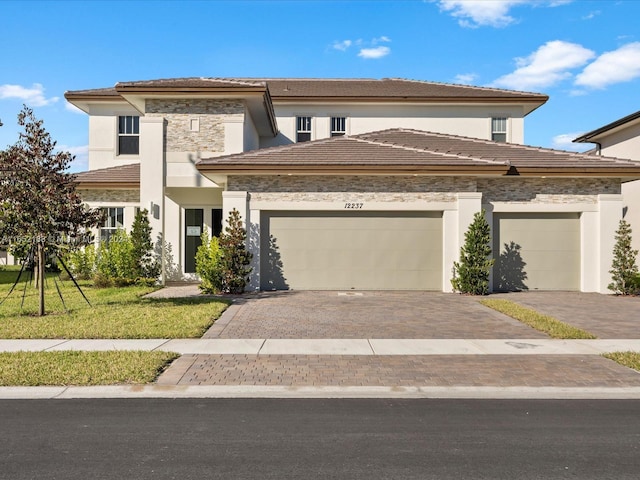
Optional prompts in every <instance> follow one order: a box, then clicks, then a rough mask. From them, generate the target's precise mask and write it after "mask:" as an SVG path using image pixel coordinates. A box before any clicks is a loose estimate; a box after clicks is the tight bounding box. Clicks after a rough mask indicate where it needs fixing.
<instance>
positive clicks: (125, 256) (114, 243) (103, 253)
mask: <svg viewBox="0 0 640 480" xmlns="http://www.w3.org/2000/svg"><path fill="white" fill-rule="evenodd" d="M96 272H97V273H99V274H101V275H102V276H105V277H107V278H110V279H111V280H113V283H114V284H115V283H116V280H117V281H118V283H121V284H122V283H127V284H129V285H130V284H132V283H134V282H135V280H136V278H137V275H136V261H135V258H134V253H133V243H132V241H131V238H130V237H129V235H128V234H127V232H125V231H124V230H117V231H116V232H115V233H114V234H113V235H112V236H111V238H110V239H109V241H108V242H101V243H100V247H99V248H98V255H97V261H96Z"/></svg>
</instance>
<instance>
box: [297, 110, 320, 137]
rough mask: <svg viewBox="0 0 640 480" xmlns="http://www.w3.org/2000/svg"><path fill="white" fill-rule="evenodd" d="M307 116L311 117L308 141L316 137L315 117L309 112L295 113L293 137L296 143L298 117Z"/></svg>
mask: <svg viewBox="0 0 640 480" xmlns="http://www.w3.org/2000/svg"><path fill="white" fill-rule="evenodd" d="M299 117H309V118H311V132H310V133H311V135H310V137H311V138H309V141H312V140H315V139H316V117H315V116H314V115H313V114H311V113H295V114H294V116H293V138H294V141H295V143H298V118H299Z"/></svg>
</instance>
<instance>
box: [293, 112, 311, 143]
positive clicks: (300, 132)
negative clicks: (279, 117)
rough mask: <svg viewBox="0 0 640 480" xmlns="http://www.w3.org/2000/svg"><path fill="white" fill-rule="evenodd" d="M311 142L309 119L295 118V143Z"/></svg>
mask: <svg viewBox="0 0 640 480" xmlns="http://www.w3.org/2000/svg"><path fill="white" fill-rule="evenodd" d="M310 140H311V117H296V142H308V141H310Z"/></svg>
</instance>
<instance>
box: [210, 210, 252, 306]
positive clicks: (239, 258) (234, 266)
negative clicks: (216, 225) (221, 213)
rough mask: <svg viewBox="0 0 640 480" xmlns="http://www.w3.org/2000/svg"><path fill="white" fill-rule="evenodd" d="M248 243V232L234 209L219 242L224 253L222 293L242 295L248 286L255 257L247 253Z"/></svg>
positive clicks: (222, 259)
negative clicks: (251, 265) (251, 264)
mask: <svg viewBox="0 0 640 480" xmlns="http://www.w3.org/2000/svg"><path fill="white" fill-rule="evenodd" d="M246 241H247V231H246V230H245V229H244V228H243V226H242V220H241V219H240V212H238V211H237V210H236V209H235V208H234V209H233V210H232V211H231V212H230V213H229V219H228V220H227V226H226V227H225V229H224V232H223V233H222V234H221V235H220V239H219V240H218V242H219V244H220V250H221V252H222V253H221V259H220V268H221V270H222V291H223V292H225V293H242V292H244V288H245V287H246V286H247V283H248V276H249V274H250V273H251V270H252V269H251V267H249V264H250V263H251V259H252V258H253V255H252V254H251V253H250V252H248V251H247V247H246Z"/></svg>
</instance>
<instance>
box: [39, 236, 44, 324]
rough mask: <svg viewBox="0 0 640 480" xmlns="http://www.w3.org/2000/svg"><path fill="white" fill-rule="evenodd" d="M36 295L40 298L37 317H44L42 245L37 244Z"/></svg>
mask: <svg viewBox="0 0 640 480" xmlns="http://www.w3.org/2000/svg"><path fill="white" fill-rule="evenodd" d="M38 294H39V297H40V302H39V310H38V315H39V316H40V317H42V316H44V245H43V244H41V243H38Z"/></svg>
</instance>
